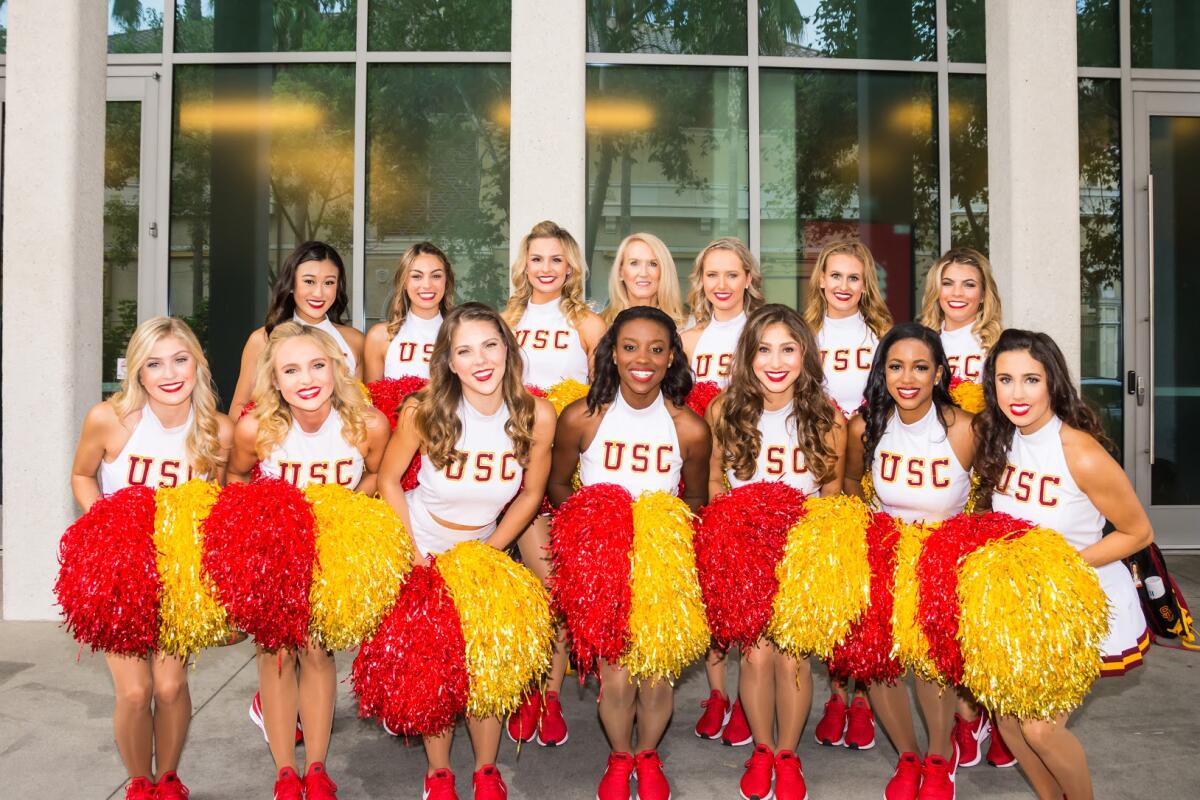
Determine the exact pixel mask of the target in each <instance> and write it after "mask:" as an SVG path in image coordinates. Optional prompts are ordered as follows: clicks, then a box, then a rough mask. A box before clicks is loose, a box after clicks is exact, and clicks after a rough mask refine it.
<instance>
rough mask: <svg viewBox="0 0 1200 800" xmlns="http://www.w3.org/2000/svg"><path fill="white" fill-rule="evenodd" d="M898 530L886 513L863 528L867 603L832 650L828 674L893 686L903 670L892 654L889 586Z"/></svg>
mask: <svg viewBox="0 0 1200 800" xmlns="http://www.w3.org/2000/svg"><path fill="white" fill-rule="evenodd" d="M899 542H900V527H899V526H898V525H896V520H895V519H894V518H892V516H891V515H889V514H883V513H876V514H873V515H872V519H871V526H870V527H869V528H867V563H868V564H870V566H871V603H870V605H869V606H867V609H866V611H864V612H863V615H862V617H861V618H860V619H859V621H858V622H857V623H855V625H854V627H852V628H851V629H850V634H849V635H848V636H847V637H846V639H845V641H843V642H842V643H841V644H839V645H838V646H837V647H835V648H834V649H833V658H832V659H830V661H829V671H830V673H832V674H834V675H837V676H839V677H847V678H854V679H855V680H858V681H861V682H869V683H895V682H896V680H897V679H898V678H899V677H900V676H901V675H902V674H904V667H903V666H902V665H901V664H900V662H899V661H898V660H897V659H895V658H893V657H892V655H891V653H892V587H893V586H894V585H895V581H896V545H897V544H898V543H899Z"/></svg>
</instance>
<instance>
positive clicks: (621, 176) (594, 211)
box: [584, 66, 750, 306]
mask: <svg viewBox="0 0 1200 800" xmlns="http://www.w3.org/2000/svg"><path fill="white" fill-rule="evenodd" d="M587 86H588V88H587V185H588V190H587V192H588V194H587V238H586V243H585V246H584V258H585V259H587V263H588V265H589V266H590V268H591V270H590V273H589V279H588V283H589V288H588V296H589V298H591V299H593V300H594V301H595V303H596V305H597V306H603V305H604V304H605V303H606V302H607V301H608V274H609V271H610V269H611V267H612V262H613V258H614V257H615V256H616V252H617V246H618V245H619V244H620V242H621V240H622V239H623V238H624V237H625V236H627V235H628V234H630V233H634V232H636V231H646V232H648V233H653V234H655V235H657V236H658V237H659V238H661V239H662V240H663V241H664V242H665V243H666V245H667V247H669V248H670V250H671V255H672V256H673V257H674V260H675V266H676V269H677V270H678V272H679V277H680V285H681V286H682V287H684V295H685V296H686V287H687V275H688V274H689V273H690V272H691V268H692V262H693V261H694V260H695V257H696V254H697V253H698V252H700V250H701V249H702V248H703V247H704V245H706V244H708V243H709V242H710V241H712V240H713V239H716V238H717V237H720V236H738V237H740V238H741V239H742V240H743V241H745V240H746V239H747V238H748V236H749V197H750V192H749V179H748V176H749V170H750V164H749V131H748V120H749V112H748V105H747V100H746V71H745V70H744V69H727V68H721V67H657V66H654V67H624V66H621V67H615V66H603V67H589V68H588V75H587Z"/></svg>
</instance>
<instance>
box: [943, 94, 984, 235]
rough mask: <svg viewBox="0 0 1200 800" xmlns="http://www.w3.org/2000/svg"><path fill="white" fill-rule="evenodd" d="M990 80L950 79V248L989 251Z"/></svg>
mask: <svg viewBox="0 0 1200 800" xmlns="http://www.w3.org/2000/svg"><path fill="white" fill-rule="evenodd" d="M987 141H988V140H987V78H986V77H985V76H983V75H951V76H950V245H951V246H952V247H974V248H975V249H976V250H978V251H980V252H981V253H984V254H986V253H987V251H988V153H987Z"/></svg>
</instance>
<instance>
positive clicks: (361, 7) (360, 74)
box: [350, 0, 370, 331]
mask: <svg viewBox="0 0 1200 800" xmlns="http://www.w3.org/2000/svg"><path fill="white" fill-rule="evenodd" d="M369 13H370V8H369V0H359V2H358V17H357V19H356V22H357V28H356V29H355V45H354V46H355V56H354V195H353V203H352V205H351V232H350V239H351V242H352V244H351V247H350V252H351V259H350V263H351V264H352V273H351V275H350V306H351V311H350V318H351V320H352V322H353V324H354V327H356V328H358V329H359V330H363V331H365V330H366V329H367V311H366V286H367V253H366V242H367V192H366V188H367V61H366V52H367V20H368V14H369Z"/></svg>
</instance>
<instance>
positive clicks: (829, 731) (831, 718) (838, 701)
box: [815, 694, 846, 747]
mask: <svg viewBox="0 0 1200 800" xmlns="http://www.w3.org/2000/svg"><path fill="white" fill-rule="evenodd" d="M815 735H816V737H817V744H823V745H828V746H830V747H841V746H842V743H843V742H845V741H846V701H845V700H843V699H842V696H841V695H839V694H832V695H830V696H829V699H828V700H826V701H825V714H824V716H822V717H821V721H820V722H818V723H817V729H816V731H815Z"/></svg>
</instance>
